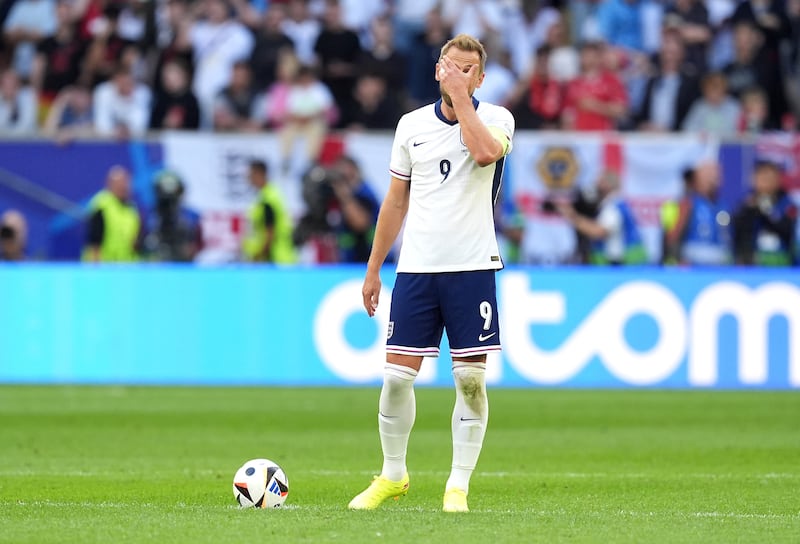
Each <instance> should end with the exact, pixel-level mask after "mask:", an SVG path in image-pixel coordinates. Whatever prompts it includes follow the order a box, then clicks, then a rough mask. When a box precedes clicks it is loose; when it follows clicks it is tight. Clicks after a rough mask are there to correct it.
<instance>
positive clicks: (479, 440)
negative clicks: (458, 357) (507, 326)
mask: <svg viewBox="0 0 800 544" xmlns="http://www.w3.org/2000/svg"><path fill="white" fill-rule="evenodd" d="M453 378H454V380H455V384H456V405H455V408H454V409H453V421H452V425H453V465H452V468H451V470H450V477H449V478H448V479H447V484H446V486H445V489H453V488H456V489H463V490H464V491H465V492H469V479H470V476H472V471H473V470H475V465H476V464H477V463H478V456H479V455H480V453H481V446H482V445H483V437H484V435H485V434H486V424H487V422H488V420H489V399H488V397H487V396H486V363H467V362H463V361H456V362H454V364H453Z"/></svg>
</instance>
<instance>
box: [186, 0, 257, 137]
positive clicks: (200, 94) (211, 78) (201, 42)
mask: <svg viewBox="0 0 800 544" xmlns="http://www.w3.org/2000/svg"><path fill="white" fill-rule="evenodd" d="M203 7H204V14H205V19H204V20H201V21H198V22H196V23H194V25H193V26H192V28H191V30H190V39H191V42H192V48H193V50H194V60H195V73H194V85H193V87H192V90H193V91H194V94H195V96H196V97H197V100H198V101H199V102H200V119H201V122H200V125H201V126H202V127H204V128H208V127H211V126H213V116H214V115H213V114H214V101H215V100H216V98H217V96H218V95H219V93H220V91H222V89H224V88H225V87H226V86H228V84H230V81H231V75H232V71H233V65H234V64H235V63H236V62H238V61H242V60H247V59H249V58H250V53H251V52H252V49H253V36H252V34H251V33H250V31H249V30H248V29H247V28H246V27H245V26H244V25H242V24H241V23H240V22H238V21H237V20H236V19H234V18H233V17H232V16H231V14H230V5H229V4H228V3H227V2H226V1H225V0H204V3H203Z"/></svg>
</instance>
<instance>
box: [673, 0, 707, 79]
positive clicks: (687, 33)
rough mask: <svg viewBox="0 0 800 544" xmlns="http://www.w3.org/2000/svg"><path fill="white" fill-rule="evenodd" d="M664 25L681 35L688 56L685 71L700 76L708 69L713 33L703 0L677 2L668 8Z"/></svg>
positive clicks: (685, 60) (676, 0)
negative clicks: (709, 48) (709, 49)
mask: <svg viewBox="0 0 800 544" xmlns="http://www.w3.org/2000/svg"><path fill="white" fill-rule="evenodd" d="M664 25H665V26H666V27H667V28H670V29H674V30H675V31H676V32H678V33H679V34H680V37H681V38H682V39H683V43H684V44H685V49H686V55H685V59H684V63H685V65H684V66H683V70H685V71H687V72H688V73H690V74H692V75H694V76H699V75H700V74H702V73H704V72H705V71H706V69H707V65H708V63H707V58H708V46H709V44H710V43H711V38H712V36H713V31H712V30H711V24H710V22H709V17H708V9H706V6H705V5H704V4H703V2H702V1H701V0H675V2H674V3H673V4H672V5H671V6H670V7H668V8H667V11H666V13H665V15H664Z"/></svg>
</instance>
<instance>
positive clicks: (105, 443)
mask: <svg viewBox="0 0 800 544" xmlns="http://www.w3.org/2000/svg"><path fill="white" fill-rule="evenodd" d="M377 398H378V391H377V390H376V389H236V388H139V387H135V388H129V387H28V386H2V387H0V542H15V543H17V542H19V543H24V542H31V543H33V542H35V543H37V544H38V543H42V542H81V543H94V542H103V543H107V542H114V543H128V542H170V543H176V542H191V543H193V544H196V543H202V542H240V541H255V542H264V543H269V542H347V543H358V542H403V543H415V542H443V543H445V542H461V543H467V542H487V541H491V542H492V543H493V544H496V543H500V542H515V543H520V542H559V541H564V542H798V541H800V431H799V429H800V423H798V416H800V395H799V394H797V393H791V392H788V393H764V392H736V393H734V392H667V391H551V390H547V391H537V390H493V391H491V392H490V398H491V417H490V424H489V432H488V435H487V439H486V444H485V446H484V450H483V454H482V457H481V461H480V463H479V466H478V471H477V472H476V474H475V476H474V477H473V481H472V489H471V494H470V506H471V508H472V512H470V513H469V514H466V515H454V514H444V513H442V512H441V511H440V510H441V497H442V492H443V485H444V482H445V480H446V478H447V472H448V468H449V465H450V448H451V443H450V432H449V426H450V423H449V420H450V410H451V406H452V399H453V393H452V391H448V390H436V389H418V390H417V407H418V410H417V422H416V426H415V429H414V432H413V434H412V437H411V444H410V448H409V464H410V469H411V491H410V493H409V495H408V496H407V497H405V498H403V499H401V500H400V501H398V502H395V501H389V502H388V503H387V504H385V505H384V506H382V507H381V509H379V510H378V511H374V512H349V511H347V510H346V504H347V502H348V501H349V500H350V498H351V497H352V496H353V495H355V494H356V493H357V492H359V491H361V489H362V488H363V487H364V486H366V485H367V484H368V483H369V481H370V478H371V475H372V474H373V473H376V471H378V470H379V468H380V450H379V442H378V437H377V430H376V407H377ZM254 457H269V458H272V459H273V460H275V461H277V462H279V463H280V464H281V465H282V466H283V468H284V469H285V470H286V472H287V474H288V476H289V482H290V493H289V500H288V502H287V505H286V507H285V508H284V509H282V510H274V511H257V510H241V509H239V508H238V507H236V506H235V503H234V499H233V495H232V492H231V478H232V477H233V473H234V472H235V470H236V469H237V468H238V467H239V466H240V465H241V464H242V463H243V462H244V461H245V460H247V459H249V458H254Z"/></svg>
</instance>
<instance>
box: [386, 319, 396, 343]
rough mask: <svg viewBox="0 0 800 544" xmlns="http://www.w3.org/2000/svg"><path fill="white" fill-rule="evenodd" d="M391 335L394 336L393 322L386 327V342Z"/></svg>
mask: <svg viewBox="0 0 800 544" xmlns="http://www.w3.org/2000/svg"><path fill="white" fill-rule="evenodd" d="M393 334H394V321H389V326H388V327H386V339H387V340H388V339H389V338H391V337H392V335H393Z"/></svg>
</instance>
